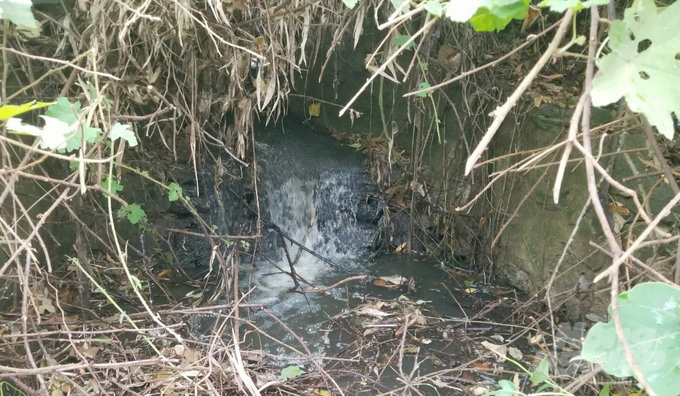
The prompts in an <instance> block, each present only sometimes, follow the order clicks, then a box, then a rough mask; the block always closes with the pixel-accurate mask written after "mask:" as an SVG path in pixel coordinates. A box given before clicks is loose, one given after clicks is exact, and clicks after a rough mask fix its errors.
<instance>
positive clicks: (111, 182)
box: [100, 176, 123, 195]
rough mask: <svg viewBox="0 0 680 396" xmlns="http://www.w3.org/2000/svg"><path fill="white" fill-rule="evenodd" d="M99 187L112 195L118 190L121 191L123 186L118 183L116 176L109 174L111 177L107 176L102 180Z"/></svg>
mask: <svg viewBox="0 0 680 396" xmlns="http://www.w3.org/2000/svg"><path fill="white" fill-rule="evenodd" d="M100 186H101V188H103V189H104V190H106V191H108V192H110V193H111V194H113V195H116V194H117V193H118V191H123V186H121V185H120V184H118V180H116V176H111V178H109V177H107V178H106V180H104V181H103V182H102V183H101V184H100Z"/></svg>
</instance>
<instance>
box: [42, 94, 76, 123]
mask: <svg viewBox="0 0 680 396" xmlns="http://www.w3.org/2000/svg"><path fill="white" fill-rule="evenodd" d="M82 112H83V110H82V108H81V106H80V101H77V102H76V103H73V104H72V103H71V102H69V100H68V98H64V97H58V98H57V103H56V104H55V105H53V106H51V107H50V108H49V109H47V111H46V112H45V115H46V116H49V117H54V118H56V119H58V120H60V121H63V122H65V123H67V124H69V125H70V124H73V123H75V122H76V121H78V118H80V114H81V113H82Z"/></svg>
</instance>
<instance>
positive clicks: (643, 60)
mask: <svg viewBox="0 0 680 396" xmlns="http://www.w3.org/2000/svg"><path fill="white" fill-rule="evenodd" d="M679 20H680V2H675V3H673V4H671V5H669V6H668V7H666V8H657V7H656V5H655V4H654V0H636V1H635V3H633V5H632V6H631V7H630V8H628V9H626V11H625V14H624V18H623V20H622V21H614V22H612V24H611V28H610V31H609V37H610V40H609V48H611V53H610V54H608V55H605V56H604V57H602V58H601V59H600V60H598V61H597V66H598V68H599V72H598V73H597V75H596V76H595V78H594V80H593V91H592V99H593V105H595V106H606V105H608V104H610V103H614V102H616V101H618V100H619V99H620V98H621V97H624V98H625V99H626V102H627V103H628V106H629V107H630V108H631V110H633V111H635V112H638V113H642V114H644V115H645V116H646V117H647V119H648V120H649V123H650V124H652V125H654V126H655V127H656V128H657V129H658V130H659V132H660V133H661V134H662V135H663V136H665V137H666V138H668V139H672V138H673V132H674V131H673V118H672V113H674V112H675V114H676V116H677V115H680V90H679V89H678V87H680V29H678V21H679Z"/></svg>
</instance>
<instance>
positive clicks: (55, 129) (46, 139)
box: [7, 116, 75, 151]
mask: <svg viewBox="0 0 680 396" xmlns="http://www.w3.org/2000/svg"><path fill="white" fill-rule="evenodd" d="M40 117H41V118H42V119H43V120H45V126H44V127H42V128H41V127H36V126H33V125H29V124H24V123H22V122H21V120H20V119H18V118H10V119H9V120H7V129H8V130H9V131H10V132H13V133H18V134H24V135H32V136H37V137H39V138H40V139H41V141H40V148H42V149H58V150H60V151H63V149H64V148H65V147H67V145H68V140H67V139H69V137H70V136H73V135H74V134H75V128H74V127H73V126H70V125H69V124H67V123H65V122H62V121H60V120H58V119H56V118H52V117H48V116H40Z"/></svg>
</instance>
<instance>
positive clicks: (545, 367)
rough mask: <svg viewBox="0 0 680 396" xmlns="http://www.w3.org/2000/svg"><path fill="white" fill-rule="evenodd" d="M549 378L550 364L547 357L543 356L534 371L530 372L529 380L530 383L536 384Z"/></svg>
mask: <svg viewBox="0 0 680 396" xmlns="http://www.w3.org/2000/svg"><path fill="white" fill-rule="evenodd" d="M549 379H550V364H549V363H548V359H547V358H543V360H541V363H539V364H538V367H536V371H534V372H533V373H532V374H531V377H529V381H531V383H532V384H534V385H537V384H540V383H541V382H544V381H546V380H549Z"/></svg>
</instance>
